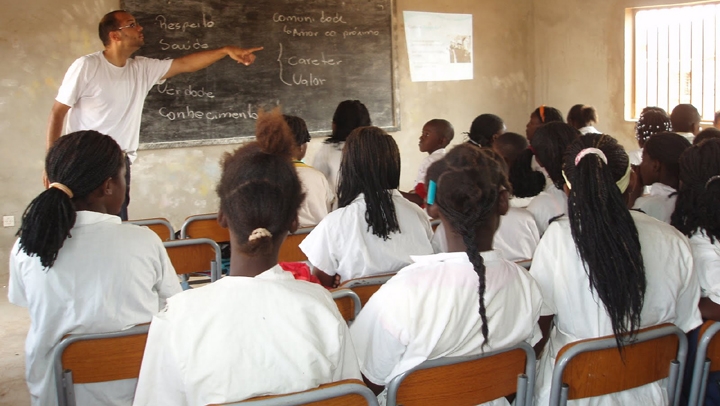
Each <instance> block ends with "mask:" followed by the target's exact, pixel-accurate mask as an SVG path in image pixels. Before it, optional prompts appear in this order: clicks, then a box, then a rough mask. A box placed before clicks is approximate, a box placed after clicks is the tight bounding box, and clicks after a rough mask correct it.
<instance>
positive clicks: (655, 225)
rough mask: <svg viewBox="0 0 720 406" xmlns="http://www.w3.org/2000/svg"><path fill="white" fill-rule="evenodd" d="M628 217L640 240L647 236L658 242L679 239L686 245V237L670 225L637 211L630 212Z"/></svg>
mask: <svg viewBox="0 0 720 406" xmlns="http://www.w3.org/2000/svg"><path fill="white" fill-rule="evenodd" d="M630 216H631V217H632V219H633V222H635V228H637V230H638V233H639V234H640V236H641V238H643V237H648V236H649V237H652V238H653V239H656V240H659V241H662V240H668V241H672V240H677V239H679V240H682V241H684V242H686V243H687V237H685V235H683V234H682V233H681V232H680V231H678V229H676V228H675V227H673V226H671V225H670V224H667V223H665V222H663V221H660V220H658V219H656V218H654V217H652V216H649V215H647V214H645V213H643V212H640V211H638V210H630Z"/></svg>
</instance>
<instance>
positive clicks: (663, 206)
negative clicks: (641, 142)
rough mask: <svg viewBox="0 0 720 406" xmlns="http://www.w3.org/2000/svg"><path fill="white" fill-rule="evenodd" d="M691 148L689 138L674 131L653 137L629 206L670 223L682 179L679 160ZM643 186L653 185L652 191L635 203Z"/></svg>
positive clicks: (644, 150)
mask: <svg viewBox="0 0 720 406" xmlns="http://www.w3.org/2000/svg"><path fill="white" fill-rule="evenodd" d="M688 148H690V141H688V140H687V139H686V138H685V137H683V136H681V135H678V134H675V133H671V132H664V133H659V134H655V135H653V136H652V137H650V139H648V140H647V142H646V143H645V148H643V159H642V162H641V163H640V167H639V168H638V171H637V172H636V173H637V174H638V179H637V182H636V185H635V187H634V192H635V193H632V194H631V196H630V202H629V204H628V205H629V206H630V207H632V208H634V209H638V210H641V211H642V212H643V213H645V214H647V215H648V216H651V217H655V218H656V219H658V220H660V221H664V222H666V223H668V224H670V216H671V215H672V213H673V211H674V210H675V200H676V198H677V188H678V184H679V182H680V179H679V177H680V174H679V172H680V166H679V163H678V161H679V160H680V155H682V153H683V152H684V151H685V150H686V149H688ZM644 186H649V187H650V194H648V195H646V196H642V197H637V199H636V200H635V201H634V202H633V199H634V198H635V197H636V196H637V195H638V194H640V193H641V191H642V189H643V187H644Z"/></svg>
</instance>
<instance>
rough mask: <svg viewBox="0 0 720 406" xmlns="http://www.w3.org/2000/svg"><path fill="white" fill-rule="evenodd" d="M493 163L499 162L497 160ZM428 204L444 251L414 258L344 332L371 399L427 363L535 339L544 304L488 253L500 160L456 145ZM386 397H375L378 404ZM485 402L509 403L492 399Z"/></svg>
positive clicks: (524, 280) (503, 189)
mask: <svg viewBox="0 0 720 406" xmlns="http://www.w3.org/2000/svg"><path fill="white" fill-rule="evenodd" d="M499 159H501V158H499ZM439 162H445V163H446V164H447V169H446V171H444V172H443V173H442V175H440V178H439V180H438V185H437V194H436V197H435V205H436V206H437V207H438V208H439V211H440V218H441V220H442V223H443V226H444V227H445V230H446V235H447V244H448V248H449V252H448V253H444V254H435V255H427V256H413V257H412V259H413V261H414V263H413V264H411V265H409V266H407V267H405V268H403V269H402V270H400V271H399V272H398V273H397V274H396V275H395V276H393V277H392V279H390V280H389V281H388V282H387V283H385V285H383V286H382V287H381V288H380V289H379V290H378V291H377V292H376V293H375V294H374V295H373V296H372V297H371V298H370V300H369V301H368V302H367V304H366V305H365V307H363V309H362V311H361V312H360V315H359V316H358V317H357V319H356V320H355V322H354V323H353V325H352V326H351V328H350V332H351V334H352V338H353V343H354V344H355V350H356V352H357V354H358V357H359V361H360V365H361V367H360V369H361V372H362V373H363V375H364V377H365V381H366V383H368V384H369V386H370V387H371V388H373V389H374V390H375V391H376V393H381V392H382V390H383V387H384V386H385V385H386V384H387V383H388V382H390V380H392V379H393V378H394V377H395V376H397V375H399V374H401V373H403V372H405V371H407V370H409V369H411V368H413V367H415V366H417V365H418V364H420V363H421V362H423V361H425V360H430V359H435V358H440V357H449V356H462V355H472V354H480V353H483V352H488V351H493V350H499V349H502V348H506V347H510V346H513V345H515V344H517V343H519V342H522V341H527V342H529V343H531V344H534V343H535V342H536V341H537V340H539V339H540V335H539V334H540V331H539V329H538V327H537V320H538V317H539V312H540V306H541V303H542V297H541V296H540V292H539V289H538V287H537V285H536V283H535V281H534V280H533V279H532V277H531V276H530V275H529V274H528V272H527V271H526V270H525V269H523V268H521V267H519V266H517V265H516V264H514V263H512V262H509V261H506V260H504V259H502V256H501V255H499V254H498V252H496V251H493V250H492V246H493V236H494V234H495V231H496V230H497V228H498V225H499V222H500V216H501V215H502V214H504V213H505V212H507V210H508V197H509V191H508V190H507V187H508V183H507V179H506V174H505V171H504V169H503V168H502V166H501V165H500V162H498V161H496V160H495V159H494V157H492V156H489V155H487V154H486V153H485V152H484V151H483V150H480V149H478V148H477V147H475V146H472V145H468V144H463V145H459V146H457V147H455V148H453V149H452V150H451V151H450V152H449V153H448V154H447V155H446V157H445V158H444V159H443V160H441V161H438V162H436V163H435V164H434V165H438V164H439ZM382 396H384V395H381V398H382ZM493 404H507V403H506V401H505V399H504V398H502V399H499V400H496V401H494V402H493Z"/></svg>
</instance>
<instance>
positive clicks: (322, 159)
mask: <svg viewBox="0 0 720 406" xmlns="http://www.w3.org/2000/svg"><path fill="white" fill-rule="evenodd" d="M343 146H345V142H339V143H326V142H323V143H322V144H321V145H320V149H318V151H317V153H315V158H313V162H312V166H313V168H315V169H317V170H318V171H320V172H322V173H323V175H325V177H326V178H327V180H328V182H329V183H330V187H331V188H332V190H333V192H335V193H337V187H338V181H339V180H340V179H339V177H338V175H339V174H340V163H341V162H342V150H343Z"/></svg>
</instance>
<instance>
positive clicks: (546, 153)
mask: <svg viewBox="0 0 720 406" xmlns="http://www.w3.org/2000/svg"><path fill="white" fill-rule="evenodd" d="M579 134H580V133H578V131H577V130H576V129H575V128H573V127H571V126H570V125H568V124H565V123H560V122H552V123H549V124H546V125H543V126H540V127H539V128H538V129H537V131H536V132H535V136H534V137H533V139H532V141H531V145H532V147H533V151H535V158H536V159H537V163H538V165H540V166H541V167H542V168H543V169H544V170H545V171H546V173H547V174H548V177H549V179H550V183H549V184H548V186H547V187H546V188H545V190H544V191H543V192H542V193H540V194H539V195H537V196H535V198H534V199H532V201H531V202H530V204H528V206H527V210H528V211H529V212H530V213H532V215H533V217H535V222H536V223H537V227H538V231H539V232H540V236H541V237H542V235H543V234H544V233H545V230H546V229H547V227H548V225H549V224H550V221H551V220H553V219H554V218H557V217H559V216H562V215H563V214H565V213H566V212H567V196H566V195H565V192H564V191H563V185H564V183H565V180H564V179H563V175H562V168H563V154H564V153H565V149H566V148H567V146H568V145H570V143H572V142H573V141H574V140H575V139H577V137H578V136H579Z"/></svg>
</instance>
